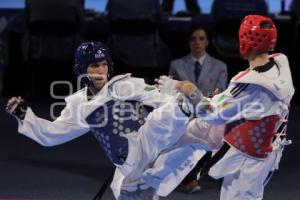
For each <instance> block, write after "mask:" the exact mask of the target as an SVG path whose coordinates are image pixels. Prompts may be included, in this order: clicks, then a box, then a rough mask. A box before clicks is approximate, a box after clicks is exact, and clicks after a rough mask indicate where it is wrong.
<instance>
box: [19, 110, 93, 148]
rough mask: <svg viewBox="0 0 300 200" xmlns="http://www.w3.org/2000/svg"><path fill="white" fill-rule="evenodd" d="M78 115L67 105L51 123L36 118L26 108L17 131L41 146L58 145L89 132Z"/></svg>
mask: <svg viewBox="0 0 300 200" xmlns="http://www.w3.org/2000/svg"><path fill="white" fill-rule="evenodd" d="M79 115H80V114H79V113H78V112H77V110H76V108H75V106H72V105H70V104H67V106H66V107H65V108H64V109H63V111H62V112H61V115H60V116H59V117H58V118H57V119H56V120H55V121H53V122H52V121H48V120H45V119H42V118H39V117H37V116H36V115H35V114H34V113H33V112H32V110H31V109H30V108H28V109H27V112H26V115H25V118H24V120H22V121H19V127H18V131H19V133H21V134H23V135H25V136H27V137H29V138H31V139H33V140H34V141H36V142H38V143H39V144H41V145H43V146H55V145H59V144H62V143H65V142H68V141H70V140H72V139H74V138H77V137H79V136H81V135H83V134H84V133H86V132H88V131H89V127H88V126H87V124H85V123H84V122H81V121H80V120H81V118H80V116H79Z"/></svg>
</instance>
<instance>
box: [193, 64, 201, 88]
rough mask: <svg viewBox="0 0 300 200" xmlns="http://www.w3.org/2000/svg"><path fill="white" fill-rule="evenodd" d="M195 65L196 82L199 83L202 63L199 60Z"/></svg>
mask: <svg viewBox="0 0 300 200" xmlns="http://www.w3.org/2000/svg"><path fill="white" fill-rule="evenodd" d="M194 66H195V68H194V73H195V82H196V83H197V81H198V78H199V75H200V72H201V64H200V63H199V61H196V62H195V64H194Z"/></svg>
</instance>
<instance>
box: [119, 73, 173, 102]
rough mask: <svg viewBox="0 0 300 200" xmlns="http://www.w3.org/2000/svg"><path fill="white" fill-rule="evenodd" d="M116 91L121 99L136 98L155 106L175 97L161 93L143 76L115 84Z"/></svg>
mask: <svg viewBox="0 0 300 200" xmlns="http://www.w3.org/2000/svg"><path fill="white" fill-rule="evenodd" d="M114 91H115V92H116V93H117V96H118V97H119V98H120V99H124V100H136V101H139V102H141V103H143V104H145V105H147V106H151V107H153V108H157V107H160V106H161V105H163V104H165V103H167V102H170V101H172V99H174V98H175V97H173V96H171V95H168V94H161V93H160V92H159V91H158V89H157V88H156V87H154V86H151V85H148V84H146V83H145V81H144V79H141V78H133V77H131V78H129V79H127V80H124V81H119V82H118V83H116V84H115V85H114Z"/></svg>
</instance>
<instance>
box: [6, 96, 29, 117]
mask: <svg viewBox="0 0 300 200" xmlns="http://www.w3.org/2000/svg"><path fill="white" fill-rule="evenodd" d="M27 108H28V104H27V103H26V101H25V100H24V99H22V98H21V97H20V96H19V97H12V98H10V99H9V100H8V102H7V104H6V107H5V110H6V112H8V113H9V114H11V115H12V116H14V117H15V118H17V119H19V120H23V119H24V117H25V114H26V110H27Z"/></svg>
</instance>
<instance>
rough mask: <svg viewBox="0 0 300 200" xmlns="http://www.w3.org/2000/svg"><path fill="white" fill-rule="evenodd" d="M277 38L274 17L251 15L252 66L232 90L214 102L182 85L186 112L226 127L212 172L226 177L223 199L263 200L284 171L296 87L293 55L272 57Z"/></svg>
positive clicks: (248, 53)
mask: <svg viewBox="0 0 300 200" xmlns="http://www.w3.org/2000/svg"><path fill="white" fill-rule="evenodd" d="M276 40H277V29H276V27H275V25H274V23H273V21H272V20H271V19H270V18H267V17H264V16H260V15H249V16H246V17H245V18H244V20H243V21H242V23H241V25H240V30H239V42H240V53H241V56H242V57H243V58H244V59H246V60H248V62H249V68H248V69H247V70H245V71H242V72H240V73H239V74H237V75H236V76H235V77H234V78H233V79H231V82H230V85H229V87H228V89H227V90H225V91H224V92H223V93H221V94H219V95H216V96H215V97H214V98H213V99H212V100H210V99H205V98H204V97H202V95H201V91H199V90H197V88H196V87H195V86H194V85H193V84H192V83H189V82H180V83H178V84H177V89H179V90H180V91H181V92H182V93H183V94H185V95H186V97H187V100H188V101H186V102H188V103H190V105H189V106H185V107H183V108H185V109H186V110H188V111H190V112H191V113H194V114H195V115H196V116H197V117H200V118H201V119H202V120H204V121H205V122H207V123H209V124H212V125H217V124H226V130H225V134H224V139H223V141H224V145H223V147H222V148H221V150H220V151H219V152H217V153H216V154H215V155H216V156H215V157H214V158H215V162H214V163H213V164H214V165H213V166H212V168H211V169H210V171H209V175H210V176H212V177H214V178H224V180H223V185H222V189H221V198H220V199H221V200H260V199H262V198H263V191H264V186H265V184H266V183H267V181H268V180H269V178H270V177H269V176H268V175H269V174H270V172H273V171H274V170H275V169H278V164H279V161H280V158H281V155H282V151H283V148H284V146H285V145H287V144H290V143H291V141H290V140H287V139H286V126H287V119H288V113H289V104H290V101H291V98H292V96H293V94H294V87H293V83H292V77H291V71H290V67H289V62H288V59H287V57H286V56H285V55H284V54H281V53H277V54H269V52H271V51H273V50H274V47H275V45H276ZM199 101H200V103H199ZM188 103H186V105H188ZM182 105H184V103H183V104H182ZM217 158H218V159H217Z"/></svg>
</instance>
